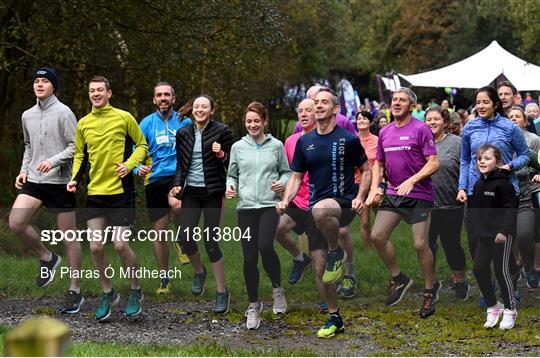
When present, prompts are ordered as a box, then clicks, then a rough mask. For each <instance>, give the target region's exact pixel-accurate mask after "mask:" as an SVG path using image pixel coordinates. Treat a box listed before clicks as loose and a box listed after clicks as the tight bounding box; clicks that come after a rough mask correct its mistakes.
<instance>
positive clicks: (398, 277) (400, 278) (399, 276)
mask: <svg viewBox="0 0 540 358" xmlns="http://www.w3.org/2000/svg"><path fill="white" fill-rule="evenodd" d="M404 280H405V276H404V275H403V273H401V271H400V272H399V273H398V274H397V275H396V276H394V277H392V281H394V282H396V283H402V282H403V281H404Z"/></svg>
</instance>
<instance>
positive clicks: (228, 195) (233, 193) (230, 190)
mask: <svg viewBox="0 0 540 358" xmlns="http://www.w3.org/2000/svg"><path fill="white" fill-rule="evenodd" d="M235 196H236V189H234V187H233V186H232V185H229V188H228V189H227V190H226V191H225V197H226V198H227V199H232V198H234V197H235Z"/></svg>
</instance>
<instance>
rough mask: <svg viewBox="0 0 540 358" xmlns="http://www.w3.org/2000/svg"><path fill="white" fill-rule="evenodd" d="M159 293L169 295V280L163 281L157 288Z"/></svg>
mask: <svg viewBox="0 0 540 358" xmlns="http://www.w3.org/2000/svg"><path fill="white" fill-rule="evenodd" d="M156 293H157V294H158V295H161V294H165V295H168V294H170V293H171V283H170V282H169V281H161V283H160V284H159V287H158V288H157V290H156Z"/></svg>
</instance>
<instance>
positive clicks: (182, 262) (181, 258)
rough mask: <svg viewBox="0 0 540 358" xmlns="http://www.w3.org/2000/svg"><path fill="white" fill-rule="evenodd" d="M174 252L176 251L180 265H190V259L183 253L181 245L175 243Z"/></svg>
mask: <svg viewBox="0 0 540 358" xmlns="http://www.w3.org/2000/svg"><path fill="white" fill-rule="evenodd" d="M174 250H175V251H176V260H177V261H178V263H179V264H180V265H187V264H189V257H187V255H186V254H184V253H183V252H182V248H181V247H180V244H179V243H177V242H175V243H174Z"/></svg>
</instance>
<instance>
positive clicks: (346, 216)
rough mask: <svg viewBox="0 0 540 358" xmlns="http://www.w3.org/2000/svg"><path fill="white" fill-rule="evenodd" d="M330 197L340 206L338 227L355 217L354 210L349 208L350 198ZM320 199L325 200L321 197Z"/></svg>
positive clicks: (350, 204)
mask: <svg viewBox="0 0 540 358" xmlns="http://www.w3.org/2000/svg"><path fill="white" fill-rule="evenodd" d="M331 199H332V200H334V201H335V202H337V203H338V204H339V207H340V208H341V217H340V218H339V227H346V226H349V225H350V224H351V223H352V222H353V220H354V218H355V217H356V213H355V212H354V210H352V209H351V208H352V200H349V199H343V198H331ZM322 200H326V199H322ZM315 204H316V203H315ZM311 210H313V209H311ZM316 210H319V209H316Z"/></svg>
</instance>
